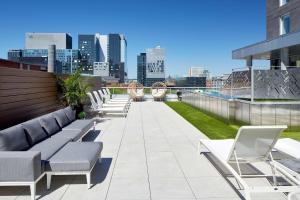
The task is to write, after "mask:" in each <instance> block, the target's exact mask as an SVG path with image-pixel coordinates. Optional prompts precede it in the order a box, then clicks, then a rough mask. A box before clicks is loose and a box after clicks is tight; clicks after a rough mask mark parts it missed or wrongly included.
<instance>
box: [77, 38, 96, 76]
mask: <svg viewBox="0 0 300 200" xmlns="http://www.w3.org/2000/svg"><path fill="white" fill-rule="evenodd" d="M78 50H79V52H80V54H81V62H82V64H83V67H84V69H83V70H84V72H85V73H92V72H93V64H94V62H99V60H100V59H99V57H100V43H99V40H98V39H97V37H96V35H83V34H80V35H78Z"/></svg>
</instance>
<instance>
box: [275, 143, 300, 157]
mask: <svg viewBox="0 0 300 200" xmlns="http://www.w3.org/2000/svg"><path fill="white" fill-rule="evenodd" d="M274 148H275V149H277V150H278V151H281V152H283V153H286V154H288V155H290V156H292V157H294V158H298V159H300V142H298V141H296V140H294V139H290V138H283V139H279V140H278V141H277V143H276V145H275V147H274Z"/></svg>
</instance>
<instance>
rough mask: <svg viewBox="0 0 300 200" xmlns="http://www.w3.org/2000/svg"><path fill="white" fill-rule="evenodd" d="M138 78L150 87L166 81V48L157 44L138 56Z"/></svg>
mask: <svg viewBox="0 0 300 200" xmlns="http://www.w3.org/2000/svg"><path fill="white" fill-rule="evenodd" d="M137 79H138V81H139V82H140V83H141V84H143V85H144V86H148V87H150V86H152V85H153V83H155V82H164V81H165V49H162V48H160V46H157V47H155V48H149V49H146V53H141V54H140V55H138V56H137Z"/></svg>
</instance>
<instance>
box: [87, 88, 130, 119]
mask: <svg viewBox="0 0 300 200" xmlns="http://www.w3.org/2000/svg"><path fill="white" fill-rule="evenodd" d="M87 95H88V97H89V99H90V101H91V108H92V109H93V110H94V111H96V112H99V113H101V114H122V115H123V116H124V117H126V114H127V113H126V108H125V107H105V108H104V107H101V106H99V105H98V104H97V103H96V101H95V99H94V97H93V95H92V94H91V93H90V92H88V93H87Z"/></svg>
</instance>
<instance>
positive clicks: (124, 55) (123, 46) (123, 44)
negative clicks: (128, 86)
mask: <svg viewBox="0 0 300 200" xmlns="http://www.w3.org/2000/svg"><path fill="white" fill-rule="evenodd" d="M120 39H121V63H124V79H125V80H124V81H125V82H126V81H127V79H128V68H127V40H126V38H125V36H124V35H123V34H121V35H120Z"/></svg>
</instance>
